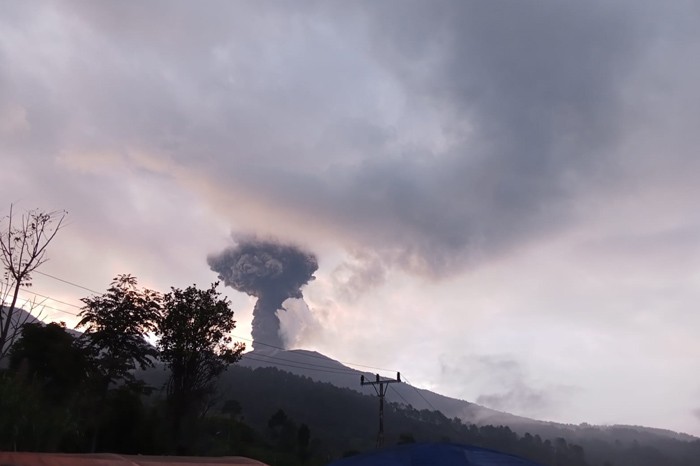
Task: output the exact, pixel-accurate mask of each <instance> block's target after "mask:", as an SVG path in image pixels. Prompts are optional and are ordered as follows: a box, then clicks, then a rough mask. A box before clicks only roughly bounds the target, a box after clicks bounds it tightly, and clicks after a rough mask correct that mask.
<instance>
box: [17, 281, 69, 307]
mask: <svg viewBox="0 0 700 466" xmlns="http://www.w3.org/2000/svg"><path fill="white" fill-rule="evenodd" d="M22 290H24V291H26V292H27V293H31V294H33V295H36V296H40V297H42V298H46V299H50V300H51V301H55V302H57V303H61V304H65V305H66V306H72V307H74V308H76V309H82V307H81V306H78V305H76V304H71V303H67V302H65V301H61V300H59V299H55V298H52V297H51V296H46V295H43V294H41V293H37V292H36V291H32V290H30V289H29V288H27V287H24V286H23V287H22Z"/></svg>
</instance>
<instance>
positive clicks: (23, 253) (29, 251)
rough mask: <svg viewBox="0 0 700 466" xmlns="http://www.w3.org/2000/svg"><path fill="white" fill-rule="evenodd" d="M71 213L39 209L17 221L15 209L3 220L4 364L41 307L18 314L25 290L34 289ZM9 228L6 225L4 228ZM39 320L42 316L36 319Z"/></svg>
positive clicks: (0, 344)
mask: <svg viewBox="0 0 700 466" xmlns="http://www.w3.org/2000/svg"><path fill="white" fill-rule="evenodd" d="M66 215H67V212H66V211H62V210H58V211H52V212H44V211H41V210H38V209H35V210H30V211H27V212H25V213H24V214H22V216H21V218H20V219H19V220H18V221H15V220H16V219H15V210H14V205H12V204H11V205H10V212H9V215H7V216H5V217H3V218H2V219H0V262H1V263H2V266H3V281H2V284H1V285H0V299H2V302H0V360H2V359H3V358H4V357H5V356H6V355H7V352H8V351H9V349H10V345H11V343H12V342H13V341H14V340H15V338H16V337H17V336H18V334H19V333H20V332H21V330H22V325H24V324H25V323H26V322H27V321H28V320H29V319H30V317H32V313H33V311H34V310H35V309H38V308H40V307H41V305H40V304H37V303H36V301H31V302H30V304H29V305H27V304H25V307H29V309H28V310H27V309H24V311H25V312H27V314H26V315H25V313H24V312H23V313H19V314H18V313H17V312H16V311H18V309H17V301H18V299H19V292H20V288H21V287H22V286H31V281H32V272H34V271H35V270H36V269H37V268H38V267H40V266H41V265H42V264H43V263H45V262H46V261H47V260H48V259H47V258H46V249H47V248H48V246H49V244H50V243H51V242H52V241H53V239H54V238H55V237H56V234H57V233H58V231H59V230H60V229H61V228H62V226H63V222H64V220H65V218H66ZM3 224H5V225H3ZM33 318H34V319H38V316H34V317H33Z"/></svg>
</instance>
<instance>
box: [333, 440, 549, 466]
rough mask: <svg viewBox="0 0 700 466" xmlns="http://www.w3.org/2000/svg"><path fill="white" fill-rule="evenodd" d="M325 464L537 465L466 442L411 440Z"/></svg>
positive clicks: (403, 465) (386, 465)
mask: <svg viewBox="0 0 700 466" xmlns="http://www.w3.org/2000/svg"><path fill="white" fill-rule="evenodd" d="M328 466H541V465H540V464H538V463H534V462H532V461H529V460H525V459H522V458H518V457H517V456H512V455H508V454H505V453H499V452H497V451H493V450H487V449H484V448H479V447H472V446H468V445H457V444H452V443H415V444H409V445H401V446H398V447H393V448H387V449H384V450H377V451H374V452H371V453H364V454H361V455H357V456H351V457H349V458H343V459H340V460H338V461H334V462H332V463H331V464H329V465H328Z"/></svg>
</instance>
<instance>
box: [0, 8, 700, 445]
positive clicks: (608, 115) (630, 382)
mask: <svg viewBox="0 0 700 466" xmlns="http://www.w3.org/2000/svg"><path fill="white" fill-rule="evenodd" d="M0 11H2V13H1V14H0V154H1V156H2V166H1V167H0V199H2V203H3V204H4V205H2V206H0V210H1V211H2V212H3V213H6V212H7V211H8V210H9V205H10V203H13V202H14V203H15V204H16V206H17V207H18V208H21V209H29V208H34V207H39V208H41V209H45V210H52V209H66V210H68V211H69V219H68V226H67V227H66V228H65V229H64V230H63V231H62V232H61V233H60V234H59V236H58V237H57V239H56V241H55V243H54V244H53V245H52V247H51V249H50V253H49V254H50V259H51V260H50V261H49V262H48V263H47V264H45V266H44V267H43V268H42V271H44V272H46V273H49V274H52V275H54V276H56V277H59V278H61V279H63V280H67V281H70V282H73V283H76V284H79V285H82V286H84V287H87V288H90V289H93V290H98V291H102V290H104V289H105V288H106V287H107V286H108V284H109V282H110V280H111V278H112V277H114V276H115V275H116V274H118V273H132V274H134V275H136V276H137V277H138V278H139V280H140V283H141V284H142V285H145V286H149V287H153V288H156V289H159V290H164V291H165V290H167V289H168V288H169V287H170V286H177V287H184V286H187V285H189V284H192V283H196V284H198V285H200V286H207V285H208V284H210V283H211V282H212V281H214V280H216V274H215V273H213V272H211V271H210V270H209V267H208V265H207V261H206V257H207V255H208V254H211V253H215V252H218V251H220V250H222V249H223V248H225V247H227V246H230V245H231V244H232V239H231V238H232V236H231V235H232V234H236V235H240V234H257V235H260V236H261V237H273V238H277V239H279V240H280V241H284V242H292V243H295V244H298V245H301V246H303V247H305V248H306V249H308V250H310V251H313V252H314V253H315V254H316V255H317V256H318V261H319V270H318V271H317V272H316V277H317V279H316V280H315V281H313V282H312V283H311V284H310V285H308V286H307V287H306V288H305V289H304V294H305V302H306V304H307V305H308V308H307V307H306V306H304V303H301V302H294V303H290V304H289V306H288V307H289V308H290V310H289V312H287V313H286V314H284V315H281V316H280V317H281V319H282V321H283V330H284V332H285V337H286V339H287V341H288V342H289V344H290V345H291V346H293V347H302V348H308V349H315V350H318V351H321V352H323V353H324V354H327V355H329V356H331V357H335V358H337V359H341V360H345V361H352V362H358V363H361V364H367V365H374V366H379V367H384V368H388V369H393V370H400V371H401V372H402V374H405V375H406V376H407V377H408V378H409V380H411V381H412V382H413V383H415V384H417V385H419V386H423V387H426V388H430V389H432V390H435V391H438V392H440V393H444V394H446V395H450V396H454V397H458V398H463V399H466V400H469V401H477V402H479V403H482V404H484V405H487V406H490V407H494V408H498V409H502V410H505V411H509V412H513V413H517V414H521V415H525V416H531V417H536V418H541V419H548V420H556V421H563V422H572V423H579V422H584V421H585V422H590V423H627V424H643V425H649V426H655V427H662V428H670V429H674V430H680V431H685V432H688V433H693V434H696V435H700V375H699V374H700V369H699V366H698V361H700V340H699V339H698V332H699V331H700V183H699V182H698V180H699V179H700V156H699V155H700V154H698V150H699V149H698V148H699V147H700V87H699V86H698V83H700V60H698V57H699V56H700V3H698V2H696V1H692V0H687V1H685V0H675V1H673V2H660V1H651V0H648V1H646V0H628V1H611V0H600V1H585V2H584V1H562V0H556V1H554V0H552V1H541V0H539V1H522V0H517V1H516V0H513V1H507V0H503V1H486V0H482V1H467V0H454V1H441V0H440V1H434V0H431V1H427V0H425V1H415V2H412V1H408V0H401V1H399V0H397V1H391V0H382V1H376V0H367V1H353V2H347V1H340V0H338V1H329V2H315V1H306V2H266V1H255V2H252V1H251V2H235V1H200V2H192V1H190V2H176V1H170V0H169V1H148V2H122V1H117V0H114V1H68V2H45V3H44V2H33V1H25V0H21V1H20V0H17V1H8V0H0ZM34 291H35V292H36V293H41V294H44V295H47V296H51V297H52V298H54V299H56V300H60V301H63V302H65V303H71V304H80V301H79V300H80V298H81V297H83V296H85V294H86V293H87V292H86V291H85V290H82V289H79V288H76V287H74V286H71V285H68V284H66V283H63V282H59V281H57V280H54V279H51V278H48V277H45V276H37V279H36V283H35V287H34ZM226 294H227V295H228V296H229V297H230V298H231V300H232V302H233V307H234V309H235V311H236V316H237V320H238V328H237V330H236V334H237V335H239V336H242V337H246V338H249V337H250V321H251V313H252V309H253V305H254V298H250V297H248V296H246V295H244V294H241V293H238V292H236V291H233V290H230V289H229V290H226ZM28 296H30V295H28ZM47 304H49V305H50V306H52V307H54V308H58V309H62V310H64V311H66V312H75V311H77V309H75V308H74V307H71V306H67V305H66V304H63V303H59V302H57V301H49V302H47ZM47 311H48V312H49V313H50V317H53V318H56V319H61V320H66V321H67V322H69V323H70V322H74V320H73V319H72V317H71V316H70V315H68V314H64V313H58V312H56V311H53V310H51V309H47Z"/></svg>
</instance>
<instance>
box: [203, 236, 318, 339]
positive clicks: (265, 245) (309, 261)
mask: <svg viewBox="0 0 700 466" xmlns="http://www.w3.org/2000/svg"><path fill="white" fill-rule="evenodd" d="M207 262H208V264H209V267H210V268H211V269H212V270H213V271H214V272H216V273H218V274H219V279H220V280H223V282H224V284H225V285H226V286H230V287H231V288H234V289H236V290H238V291H242V292H244V293H248V294H249V295H251V296H256V297H257V298H258V302H257V303H255V308H254V309H253V331H252V334H253V349H256V342H258V348H257V349H260V348H262V347H264V345H262V346H260V345H259V344H260V343H265V344H268V345H274V346H279V347H282V346H283V342H282V338H281V337H280V334H279V329H280V321H279V319H278V318H277V310H278V309H281V308H282V303H283V302H284V301H285V300H286V299H288V298H302V297H303V296H302V293H301V287H302V286H304V285H306V284H307V283H308V282H309V281H310V280H313V279H314V278H315V277H314V276H313V274H314V272H315V271H316V269H318V262H317V260H316V256H314V255H313V254H311V253H308V252H306V251H303V250H301V249H299V248H298V247H296V246H292V245H285V244H280V243H277V242H274V241H263V240H258V239H244V240H240V241H239V242H238V244H236V246H233V247H230V248H227V249H225V250H224V251H222V252H221V253H219V254H215V255H211V256H209V257H208V258H207Z"/></svg>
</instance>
